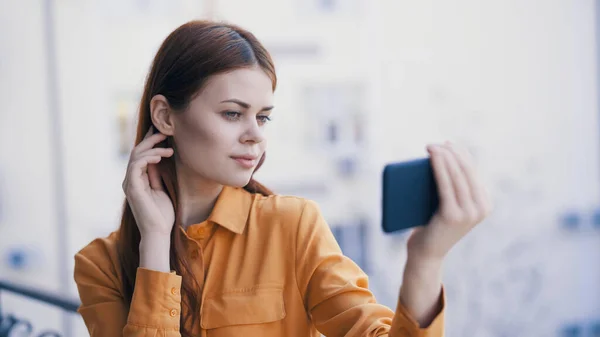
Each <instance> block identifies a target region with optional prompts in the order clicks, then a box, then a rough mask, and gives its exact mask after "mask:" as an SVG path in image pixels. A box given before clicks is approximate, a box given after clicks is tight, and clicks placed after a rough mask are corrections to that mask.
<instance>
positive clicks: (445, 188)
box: [427, 145, 456, 207]
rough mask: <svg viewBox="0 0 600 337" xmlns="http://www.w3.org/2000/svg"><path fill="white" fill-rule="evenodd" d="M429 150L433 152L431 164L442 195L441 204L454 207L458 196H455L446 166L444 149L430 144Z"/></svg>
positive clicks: (439, 192)
mask: <svg viewBox="0 0 600 337" xmlns="http://www.w3.org/2000/svg"><path fill="white" fill-rule="evenodd" d="M427 150H428V151H429V153H430V154H431V166H432V168H433V174H434V176H435V181H436V185H437V190H438V194H439V196H440V204H441V205H444V206H448V207H453V206H454V205H455V204H456V198H455V197H454V187H453V186H452V181H451V180H450V176H449V175H448V169H447V168H446V162H445V160H444V154H443V152H442V151H443V149H442V148H441V146H439V145H432V146H428V147H427Z"/></svg>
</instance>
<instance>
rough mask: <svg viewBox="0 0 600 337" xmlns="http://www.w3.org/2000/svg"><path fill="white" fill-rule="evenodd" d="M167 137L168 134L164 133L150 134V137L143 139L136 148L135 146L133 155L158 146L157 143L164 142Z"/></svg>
mask: <svg viewBox="0 0 600 337" xmlns="http://www.w3.org/2000/svg"><path fill="white" fill-rule="evenodd" d="M166 138H167V136H166V135H164V134H162V133H155V134H153V135H150V136H148V138H145V139H143V140H142V141H141V142H140V143H139V144H138V145H137V146H136V147H135V148H133V151H132V152H131V153H132V155H135V154H137V153H140V152H144V151H147V150H150V149H151V148H153V147H154V146H156V144H158V143H160V142H162V141H163V140H165V139H166Z"/></svg>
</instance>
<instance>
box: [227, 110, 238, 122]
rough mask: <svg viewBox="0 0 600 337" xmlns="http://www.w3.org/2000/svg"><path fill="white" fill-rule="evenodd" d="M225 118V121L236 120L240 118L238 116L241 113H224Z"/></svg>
mask: <svg viewBox="0 0 600 337" xmlns="http://www.w3.org/2000/svg"><path fill="white" fill-rule="evenodd" d="M224 115H225V117H227V119H229V120H237V119H239V118H240V116H241V115H242V114H241V113H239V112H237V111H226V112H225V113H224Z"/></svg>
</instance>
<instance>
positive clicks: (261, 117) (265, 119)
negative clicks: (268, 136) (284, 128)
mask: <svg viewBox="0 0 600 337" xmlns="http://www.w3.org/2000/svg"><path fill="white" fill-rule="evenodd" d="M256 119H258V122H259V123H260V124H265V123H267V122H269V121H271V117H269V116H265V115H259V116H256Z"/></svg>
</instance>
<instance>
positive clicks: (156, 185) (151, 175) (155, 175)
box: [148, 164, 164, 191]
mask: <svg viewBox="0 0 600 337" xmlns="http://www.w3.org/2000/svg"><path fill="white" fill-rule="evenodd" d="M148 180H149V182H150V188H152V189H153V190H156V191H164V188H163V185H162V179H161V178H160V172H159V171H158V167H157V166H156V164H150V165H148Z"/></svg>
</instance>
